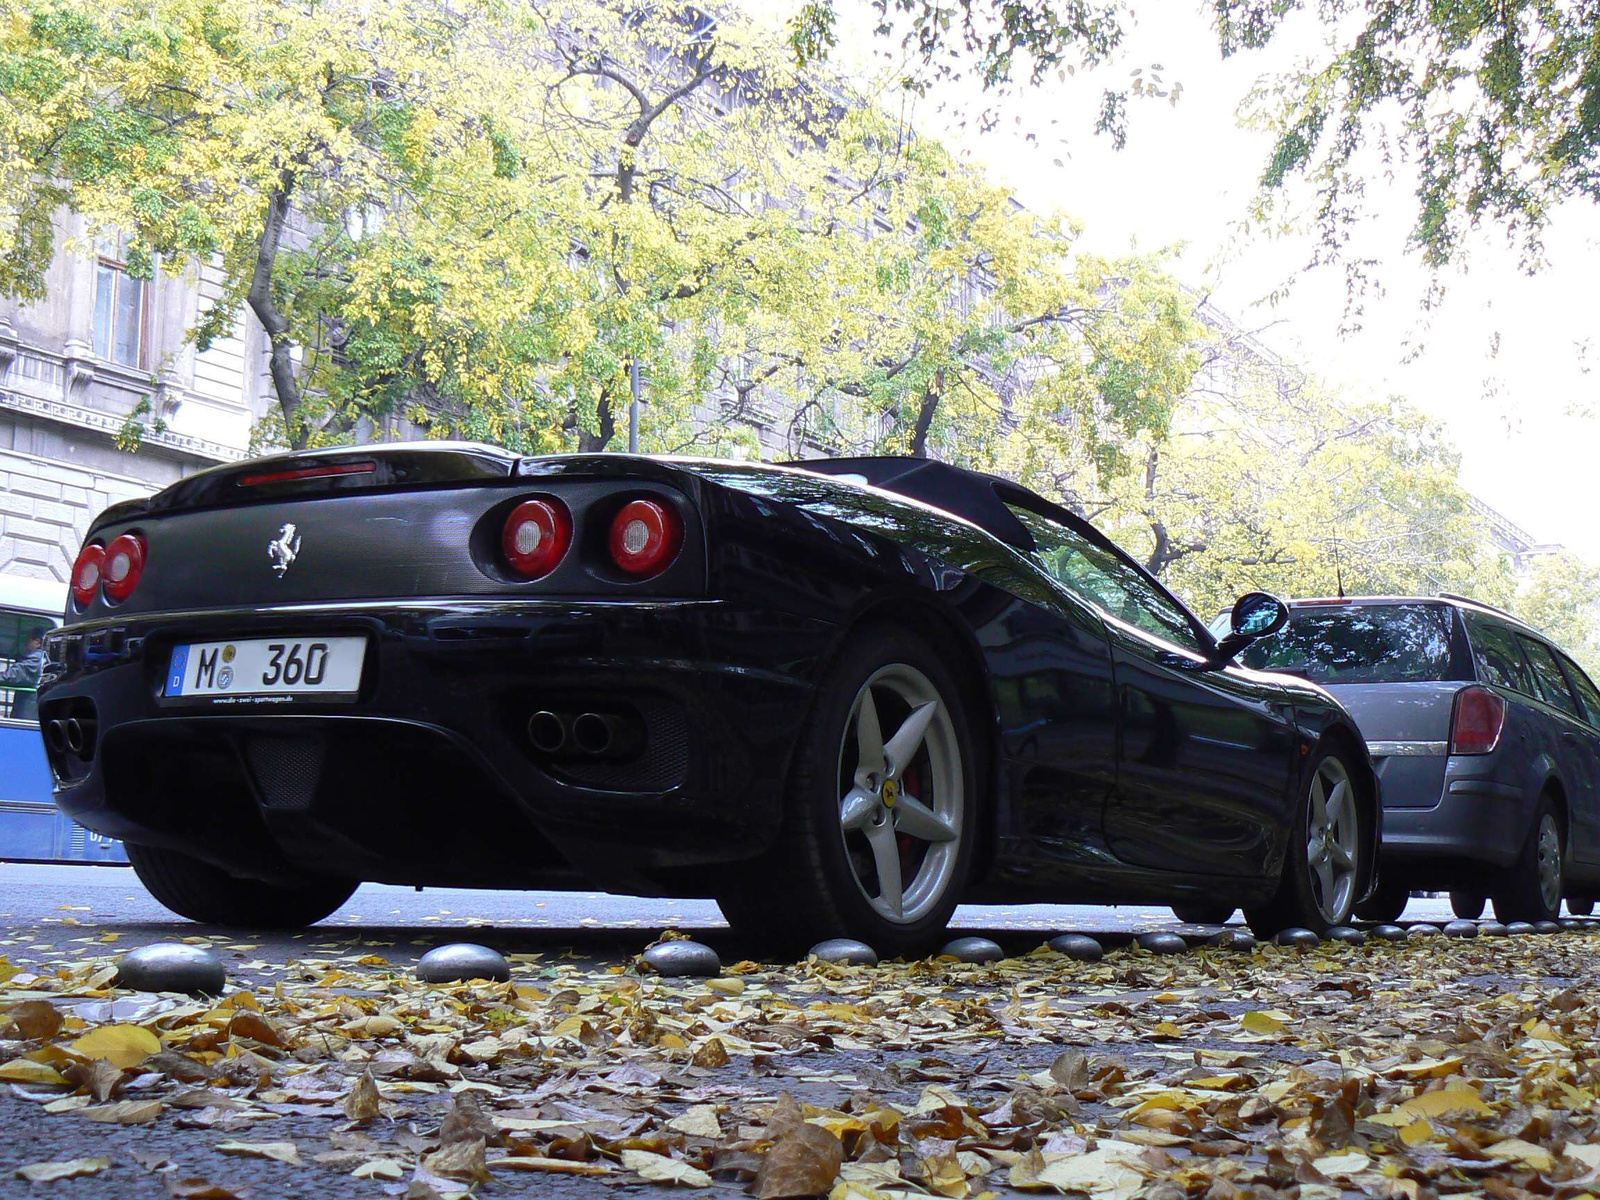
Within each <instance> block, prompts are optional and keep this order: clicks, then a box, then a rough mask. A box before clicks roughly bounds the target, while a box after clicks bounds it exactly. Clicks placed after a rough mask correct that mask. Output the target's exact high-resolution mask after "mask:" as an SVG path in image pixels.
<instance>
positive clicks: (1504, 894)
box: [1494, 795, 1567, 922]
mask: <svg viewBox="0 0 1600 1200" xmlns="http://www.w3.org/2000/svg"><path fill="white" fill-rule="evenodd" d="M1566 842H1567V838H1566V833H1565V831H1564V830H1563V829H1562V827H1561V818H1560V817H1559V816H1557V815H1556V806H1555V804H1554V803H1553V802H1552V801H1551V799H1550V797H1549V796H1547V795H1546V796H1541V797H1539V807H1538V808H1536V809H1535V810H1534V813H1533V826H1532V828H1530V829H1529V830H1528V836H1527V839H1526V840H1525V841H1524V842H1523V844H1522V849H1521V851H1520V852H1519V853H1518V854H1517V861H1516V862H1514V863H1512V864H1511V866H1509V867H1507V868H1506V869H1505V871H1504V872H1503V873H1502V874H1501V877H1500V880H1499V882H1498V883H1496V884H1495V888H1494V915H1495V919H1496V920H1499V921H1508V922H1509V921H1554V920H1555V919H1556V917H1557V916H1559V915H1560V913H1561V885H1562V882H1563V876H1564V874H1565V872H1564V870H1563V867H1564V865H1565V864H1564V860H1565V858H1566Z"/></svg>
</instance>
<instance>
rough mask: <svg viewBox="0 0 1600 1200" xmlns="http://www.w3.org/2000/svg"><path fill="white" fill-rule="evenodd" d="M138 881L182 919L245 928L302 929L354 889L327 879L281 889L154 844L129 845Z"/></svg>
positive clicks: (346, 883) (127, 847)
mask: <svg viewBox="0 0 1600 1200" xmlns="http://www.w3.org/2000/svg"><path fill="white" fill-rule="evenodd" d="M126 849H127V851H128V861H129V862H130V863H131V864H133V870H134V874H136V875H138V876H139V882H140V883H142V884H144V886H145V888H146V889H147V890H148V891H149V892H150V894H151V895H152V896H154V897H155V898H156V899H157V900H159V901H160V902H161V903H162V904H163V905H165V906H166V907H167V908H170V909H171V910H172V911H173V912H175V913H177V914H178V915H179V916H180V917H187V918H188V919H189V920H191V921H198V922H200V924H202V925H231V926H237V927H239V928H244V929H303V928H305V927H306V926H307V925H315V924H316V923H317V922H318V921H320V920H322V919H323V918H324V917H327V916H330V915H331V914H332V913H334V912H335V911H337V910H338V909H339V908H340V907H341V906H342V905H343V904H344V902H345V901H346V900H348V899H350V895H351V893H352V892H354V891H355V890H356V885H355V884H354V883H351V882H345V881H339V880H329V881H327V882H318V883H311V884H306V885H304V886H301V887H280V886H278V885H275V884H270V883H263V882H261V881H260V880H258V879H236V878H235V877H234V876H232V875H229V874H228V873H227V872H226V871H224V870H222V869H221V868H220V867H214V866H212V865H211V864H210V863H208V862H201V861H200V860H199V859H198V858H191V857H189V856H188V855H187V854H180V853H179V852H178V851H176V850H165V849H161V848H159V847H156V846H138V845H134V844H133V843H131V842H129V843H127V844H126Z"/></svg>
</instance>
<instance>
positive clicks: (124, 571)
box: [100, 533, 144, 600]
mask: <svg viewBox="0 0 1600 1200" xmlns="http://www.w3.org/2000/svg"><path fill="white" fill-rule="evenodd" d="M100 572H101V574H102V576H104V578H105V587H106V595H107V596H109V597H110V598H111V599H113V600H126V599H127V598H128V597H129V596H131V595H133V589H134V588H136V587H138V586H139V576H141V575H143V574H144V539H143V538H142V537H140V536H139V535H138V534H137V533H125V534H123V535H122V536H121V537H117V538H113V539H112V540H111V544H110V545H109V546H107V547H106V558H105V562H104V563H103V564H102V565H101V568H100Z"/></svg>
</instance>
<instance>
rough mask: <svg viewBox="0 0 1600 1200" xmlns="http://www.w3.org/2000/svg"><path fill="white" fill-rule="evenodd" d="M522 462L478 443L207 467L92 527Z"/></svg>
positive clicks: (495, 472) (453, 478) (502, 474)
mask: <svg viewBox="0 0 1600 1200" xmlns="http://www.w3.org/2000/svg"><path fill="white" fill-rule="evenodd" d="M518 461H519V456H518V455H515V454H512V453H511V452H509V451H507V450H501V449H499V448H497V447H495V446H485V445H480V444H478V443H476V442H420V443H419V442H397V443H392V444H389V445H376V446H331V447H329V448H327V449H325V450H305V451H299V452H292V453H289V454H274V455H271V456H270V457H267V458H255V459H251V460H250V461H248V462H243V463H229V464H228V465H226V466H221V467H212V468H210V469H209V470H206V471H199V472H197V473H195V474H193V475H190V476H187V477H185V478H183V479H180V480H178V482H177V483H174V484H172V485H171V486H170V487H167V488H163V489H162V490H161V491H159V492H157V493H156V494H155V495H154V496H149V497H146V498H144V499H139V500H125V501H123V502H122V503H120V504H114V505H112V506H111V507H110V508H108V509H107V510H106V511H105V513H104V514H102V516H101V518H100V519H99V520H98V521H96V524H100V523H101V522H104V521H129V520H134V519H137V518H139V517H142V516H148V515H152V514H156V513H163V512H171V511H173V510H175V509H192V508H219V507H226V506H228V505H233V504H248V503H252V502H255V501H258V500H280V499H283V498H285V497H304V496H313V495H320V494H324V493H329V492H343V491H360V490H365V489H370V488H393V487H417V486H422V487H426V486H429V485H444V484H453V483H471V482H474V481H488V480H494V479H506V478H509V477H510V476H511V475H512V474H513V473H514V472H515V471H516V467H517V462H518Z"/></svg>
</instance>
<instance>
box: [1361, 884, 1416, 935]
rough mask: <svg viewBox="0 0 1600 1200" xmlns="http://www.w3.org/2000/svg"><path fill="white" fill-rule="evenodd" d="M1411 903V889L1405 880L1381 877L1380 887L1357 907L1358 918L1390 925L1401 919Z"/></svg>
mask: <svg viewBox="0 0 1600 1200" xmlns="http://www.w3.org/2000/svg"><path fill="white" fill-rule="evenodd" d="M1410 903H1411V889H1410V888H1409V887H1407V886H1406V882H1405V880H1403V879H1401V878H1399V877H1396V876H1387V875H1384V876H1379V877H1378V887H1377V889H1376V890H1375V891H1374V892H1373V893H1372V895H1371V896H1369V897H1367V899H1365V900H1363V901H1362V902H1361V903H1360V904H1358V905H1356V916H1358V917H1360V918H1361V919H1362V920H1363V921H1373V922H1376V923H1378V924H1381V925H1390V924H1393V923H1394V922H1395V921H1398V920H1399V919H1400V914H1402V913H1403V912H1405V911H1406V905H1408V904H1410Z"/></svg>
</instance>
